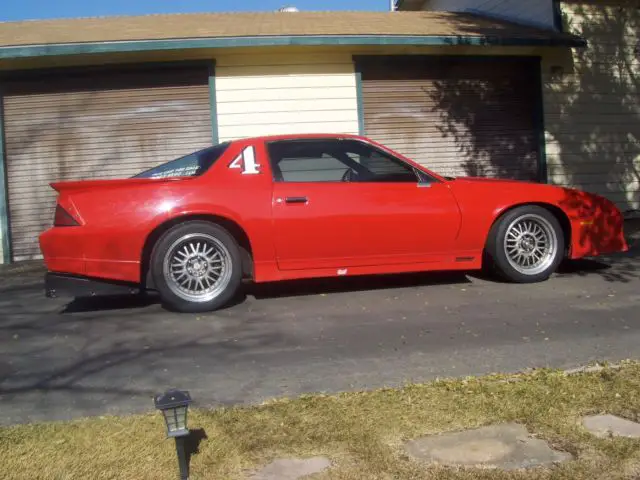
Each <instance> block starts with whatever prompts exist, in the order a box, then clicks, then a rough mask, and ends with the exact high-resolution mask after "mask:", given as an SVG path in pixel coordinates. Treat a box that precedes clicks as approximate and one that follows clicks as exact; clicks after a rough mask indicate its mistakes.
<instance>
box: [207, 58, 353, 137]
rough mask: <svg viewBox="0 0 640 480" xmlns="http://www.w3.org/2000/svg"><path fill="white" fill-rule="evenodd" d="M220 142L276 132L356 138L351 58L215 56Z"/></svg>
mask: <svg viewBox="0 0 640 480" xmlns="http://www.w3.org/2000/svg"><path fill="white" fill-rule="evenodd" d="M216 100H217V112H218V133H219V136H220V140H221V141H224V140H230V139H236V138H241V137H249V136H257V135H271V134H279V133H325V132H326V133H333V132H337V133H354V134H357V133H358V103H357V91H356V77H355V71H354V65H353V60H352V57H351V54H349V53H318V54H311V55H310V54H307V55H305V54H302V53H300V54H286V53H282V54H271V55H264V54H263V55H228V56H217V57H216Z"/></svg>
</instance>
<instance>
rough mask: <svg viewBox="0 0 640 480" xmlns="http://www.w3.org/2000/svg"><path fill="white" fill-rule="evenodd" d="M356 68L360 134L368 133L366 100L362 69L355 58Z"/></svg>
mask: <svg viewBox="0 0 640 480" xmlns="http://www.w3.org/2000/svg"><path fill="white" fill-rule="evenodd" d="M354 68H355V76H356V102H357V107H358V133H359V134H360V135H366V134H367V133H366V129H365V126H364V101H363V96H362V71H361V70H360V66H359V65H358V62H356V61H355V59H354Z"/></svg>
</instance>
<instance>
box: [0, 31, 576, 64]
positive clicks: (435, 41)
mask: <svg viewBox="0 0 640 480" xmlns="http://www.w3.org/2000/svg"><path fill="white" fill-rule="evenodd" d="M287 45H304V46H312V45H334V46H339V45H343V46H344V45H404V46H408V45H412V46H456V45H463V46H513V47H518V46H531V47H533V46H539V47H543V46H567V47H582V46H586V41H584V40H583V39H581V38H578V37H562V38H555V37H535V38H531V37H490V36H485V37H478V36H464V35H448V36H414V35H347V36H338V35H297V36H263V37H224V38H221V37H217V38H192V39H180V40H140V41H130V42H129V41H127V42H95V43H93V42H87V43H68V44H51V45H26V46H12V47H1V48H0V59H9V58H27V57H41V56H62V55H82V54H96V53H116V52H142V51H152V50H156V51H157V50H186V49H206V48H232V47H274V46H287Z"/></svg>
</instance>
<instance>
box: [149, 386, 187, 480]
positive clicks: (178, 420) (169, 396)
mask: <svg viewBox="0 0 640 480" xmlns="http://www.w3.org/2000/svg"><path fill="white" fill-rule="evenodd" d="M153 401H154V404H155V406H156V408H157V409H158V410H160V411H161V412H162V415H163V416H164V421H165V423H166V426H167V436H168V437H170V438H175V439H176V452H177V453H178V466H179V468H180V480H188V478H189V466H188V465H187V454H186V452H185V445H184V440H185V437H186V436H187V435H189V429H188V428H187V410H188V409H189V404H190V403H191V395H189V392H183V391H181V390H169V391H167V392H165V393H162V394H160V395H156V397H155V398H154V399H153Z"/></svg>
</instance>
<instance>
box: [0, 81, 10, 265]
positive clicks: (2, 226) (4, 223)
mask: <svg viewBox="0 0 640 480" xmlns="http://www.w3.org/2000/svg"><path fill="white" fill-rule="evenodd" d="M3 112H4V104H3V92H2V85H0V234H1V235H2V263H10V262H11V241H10V238H11V237H10V233H9V190H8V188H7V169H6V161H7V157H6V155H5V148H4V121H3V119H4V117H3Z"/></svg>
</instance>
